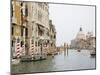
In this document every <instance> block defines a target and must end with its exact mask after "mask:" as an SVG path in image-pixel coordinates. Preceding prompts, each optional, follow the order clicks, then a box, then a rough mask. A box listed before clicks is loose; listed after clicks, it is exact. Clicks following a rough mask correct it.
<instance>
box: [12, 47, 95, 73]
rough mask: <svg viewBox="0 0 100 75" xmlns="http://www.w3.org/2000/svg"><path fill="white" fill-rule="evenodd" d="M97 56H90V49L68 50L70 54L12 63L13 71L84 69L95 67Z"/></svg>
mask: <svg viewBox="0 0 100 75" xmlns="http://www.w3.org/2000/svg"><path fill="white" fill-rule="evenodd" d="M66 54H67V53H66ZM95 63H96V62H95V57H91V56H90V51H89V50H81V52H78V51H77V50H70V49H69V51H68V56H67V55H64V52H61V53H59V54H58V55H55V56H54V58H53V57H52V56H48V58H47V60H41V61H35V62H21V63H19V64H17V65H11V72H12V73H30V72H31V73H32V72H33V73H34V72H48V71H49V72H50V71H64V70H82V69H95Z"/></svg>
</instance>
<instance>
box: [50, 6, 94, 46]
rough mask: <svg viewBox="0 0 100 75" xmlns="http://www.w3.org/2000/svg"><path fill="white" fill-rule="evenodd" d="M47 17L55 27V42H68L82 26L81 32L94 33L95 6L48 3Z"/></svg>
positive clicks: (60, 43)
mask: <svg viewBox="0 0 100 75" xmlns="http://www.w3.org/2000/svg"><path fill="white" fill-rule="evenodd" d="M49 17H50V19H51V20H52V23H53V24H54V25H55V28H56V32H57V34H56V44H57V46H60V45H63V44H64V42H66V43H68V44H70V41H71V40H72V39H74V38H75V37H76V35H77V33H78V31H79V28H80V27H82V29H83V32H84V33H86V32H88V31H91V32H93V34H94V35H95V7H93V6H79V5H67V4H66V5H64V4H49Z"/></svg>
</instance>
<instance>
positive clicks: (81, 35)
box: [76, 27, 86, 39]
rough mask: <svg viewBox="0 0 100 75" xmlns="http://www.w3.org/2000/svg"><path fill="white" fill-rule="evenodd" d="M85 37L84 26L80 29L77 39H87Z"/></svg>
mask: <svg viewBox="0 0 100 75" xmlns="http://www.w3.org/2000/svg"><path fill="white" fill-rule="evenodd" d="M85 38H86V36H85V34H84V32H83V30H82V28H81V27H80V30H79V32H78V33H77V36H76V39H85Z"/></svg>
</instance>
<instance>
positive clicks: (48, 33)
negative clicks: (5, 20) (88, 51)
mask: <svg viewBox="0 0 100 75" xmlns="http://www.w3.org/2000/svg"><path fill="white" fill-rule="evenodd" d="M11 19H12V20H11V22H12V25H11V27H12V30H11V33H12V34H11V40H12V46H11V48H12V49H11V51H12V55H13V54H16V49H17V47H16V44H17V43H19V44H20V53H21V56H26V55H28V56H31V57H34V56H35V55H41V54H45V55H47V53H48V50H50V48H49V47H50V45H51V43H53V46H55V47H56V44H55V42H56V31H55V27H54V26H53V25H52V23H51V22H50V21H49V6H48V4H47V3H46V2H43V3H41V2H24V1H16V0H13V1H12V17H11ZM18 52H19V51H18Z"/></svg>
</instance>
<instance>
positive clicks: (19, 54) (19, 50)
mask: <svg viewBox="0 0 100 75" xmlns="http://www.w3.org/2000/svg"><path fill="white" fill-rule="evenodd" d="M20 56H21V47H20V43H16V57H17V58H20Z"/></svg>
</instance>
